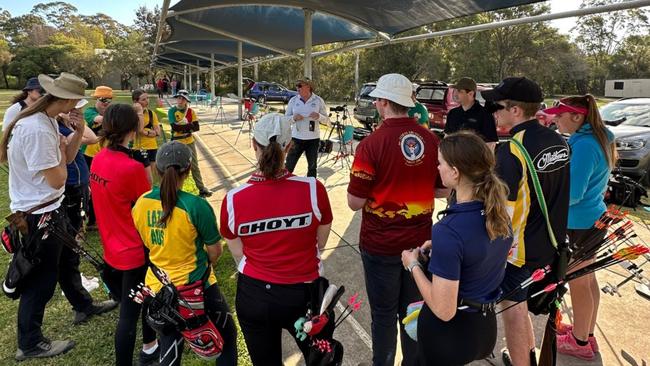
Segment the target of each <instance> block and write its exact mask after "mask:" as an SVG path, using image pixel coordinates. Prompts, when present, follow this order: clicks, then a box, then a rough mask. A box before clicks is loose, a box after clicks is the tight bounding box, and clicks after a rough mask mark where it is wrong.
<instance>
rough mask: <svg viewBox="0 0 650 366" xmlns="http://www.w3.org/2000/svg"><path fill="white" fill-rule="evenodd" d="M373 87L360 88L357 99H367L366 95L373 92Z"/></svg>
mask: <svg viewBox="0 0 650 366" xmlns="http://www.w3.org/2000/svg"><path fill="white" fill-rule="evenodd" d="M375 87H376V86H375V85H364V86H363V87H361V91H360V92H359V97H368V94H370V92H372V91H373V90H375Z"/></svg>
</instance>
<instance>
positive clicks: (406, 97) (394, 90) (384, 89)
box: [369, 74, 415, 107]
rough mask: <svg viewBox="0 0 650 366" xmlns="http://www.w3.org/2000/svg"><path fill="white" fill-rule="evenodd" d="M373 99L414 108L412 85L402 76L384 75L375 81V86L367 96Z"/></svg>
mask: <svg viewBox="0 0 650 366" xmlns="http://www.w3.org/2000/svg"><path fill="white" fill-rule="evenodd" d="M369 95H370V96H371V97H373V98H381V99H387V100H390V101H391V102H394V103H397V104H399V105H401V106H404V107H414V106H415V103H413V99H411V95H413V84H412V83H411V81H410V80H409V79H408V78H407V77H406V76H404V75H401V74H386V75H382V77H380V78H379V80H377V86H376V87H375V89H374V90H373V91H372V92H370V94H369Z"/></svg>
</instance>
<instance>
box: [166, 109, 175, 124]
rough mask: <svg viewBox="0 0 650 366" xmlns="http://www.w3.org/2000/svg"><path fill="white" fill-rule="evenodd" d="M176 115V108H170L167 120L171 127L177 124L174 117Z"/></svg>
mask: <svg viewBox="0 0 650 366" xmlns="http://www.w3.org/2000/svg"><path fill="white" fill-rule="evenodd" d="M174 113H176V107H171V108H169V111H168V112H167V118H168V119H169V124H170V125H171V124H174V123H176V117H174Z"/></svg>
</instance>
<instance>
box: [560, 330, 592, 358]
mask: <svg viewBox="0 0 650 366" xmlns="http://www.w3.org/2000/svg"><path fill="white" fill-rule="evenodd" d="M557 351H558V352H560V353H563V354H565V355H569V356H573V357H577V358H580V359H583V360H586V361H591V360H593V359H594V357H595V355H594V351H593V350H592V349H591V345H589V344H588V345H586V346H580V345H578V343H576V339H575V338H574V337H573V334H572V333H568V334H563V335H559V336H558V337H557Z"/></svg>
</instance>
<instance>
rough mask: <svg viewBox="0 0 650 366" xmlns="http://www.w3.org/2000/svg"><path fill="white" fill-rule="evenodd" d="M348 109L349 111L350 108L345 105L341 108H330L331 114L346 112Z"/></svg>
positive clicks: (340, 106)
mask: <svg viewBox="0 0 650 366" xmlns="http://www.w3.org/2000/svg"><path fill="white" fill-rule="evenodd" d="M347 109H348V106H347V105H345V104H343V105H339V106H336V107H332V108H330V112H346V111H347Z"/></svg>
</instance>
